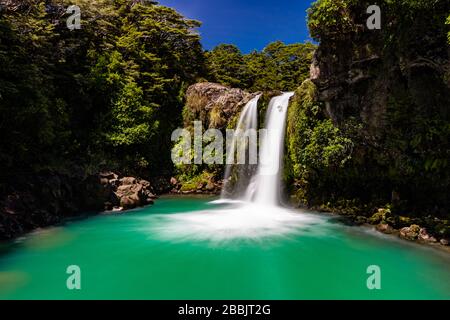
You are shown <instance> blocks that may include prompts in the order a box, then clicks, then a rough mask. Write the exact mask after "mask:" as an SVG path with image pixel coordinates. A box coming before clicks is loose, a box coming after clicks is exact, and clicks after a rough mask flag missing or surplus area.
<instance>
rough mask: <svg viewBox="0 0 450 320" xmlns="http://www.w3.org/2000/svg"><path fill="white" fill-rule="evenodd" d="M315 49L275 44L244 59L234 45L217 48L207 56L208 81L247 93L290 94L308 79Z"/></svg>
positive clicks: (244, 56)
mask: <svg viewBox="0 0 450 320" xmlns="http://www.w3.org/2000/svg"><path fill="white" fill-rule="evenodd" d="M314 49H315V45H313V44H311V43H306V44H300V43H297V44H290V45H285V44H284V43H282V42H281V41H276V42H273V43H270V44H269V45H267V47H266V48H264V50H263V51H262V52H257V51H253V52H251V53H249V54H245V55H244V54H242V53H241V52H240V50H239V49H238V48H237V47H236V46H234V45H228V44H223V45H219V46H217V47H216V48H214V49H213V50H212V51H210V52H207V53H206V58H207V66H208V69H209V73H210V80H211V81H215V82H218V83H221V84H224V85H228V86H232V87H238V88H242V89H248V90H250V91H264V90H283V91H292V90H295V88H297V87H298V85H299V84H300V83H302V82H303V81H304V80H305V79H306V78H308V75H309V66H310V64H311V59H312V54H313V52H314Z"/></svg>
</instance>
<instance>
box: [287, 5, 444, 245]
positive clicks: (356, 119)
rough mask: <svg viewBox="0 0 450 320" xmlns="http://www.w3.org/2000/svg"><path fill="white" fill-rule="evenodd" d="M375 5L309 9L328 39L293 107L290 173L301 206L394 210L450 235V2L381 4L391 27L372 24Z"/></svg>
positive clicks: (353, 211) (315, 27) (398, 218)
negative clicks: (374, 27) (371, 7)
mask: <svg viewBox="0 0 450 320" xmlns="http://www.w3.org/2000/svg"><path fill="white" fill-rule="evenodd" d="M370 4H371V3H369V2H368V1H352V0H339V1H328V0H319V1H317V2H316V3H315V4H314V5H313V6H312V8H311V9H310V11H309V27H310V31H311V35H312V36H313V37H314V38H315V39H316V40H318V41H320V45H319V47H318V49H317V51H316V53H315V56H314V58H313V65H312V72H311V81H307V82H305V83H303V85H302V86H301V87H300V88H299V89H298V90H297V93H296V97H295V99H294V102H293V104H292V106H291V110H290V114H289V119H288V146H287V148H288V167H287V176H288V177H289V178H290V181H292V183H293V184H294V188H293V189H294V193H295V194H296V196H297V199H298V200H299V201H300V203H303V204H306V205H309V206H321V207H322V208H328V209H329V210H335V211H336V210H338V211H342V212H346V213H348V214H350V215H366V216H368V217H370V216H371V215H372V214H378V212H377V208H380V207H387V208H388V212H389V214H390V215H391V216H390V218H389V221H386V220H383V222H387V223H389V224H390V225H392V226H394V227H397V228H399V227H404V226H409V225H410V224H411V222H415V223H417V224H420V225H422V226H426V227H429V228H430V230H432V232H433V233H434V234H437V235H438V236H439V237H448V236H449V228H448V219H449V211H448V210H449V208H450V203H449V197H448V192H447V190H449V189H450V176H449V172H450V170H449V159H450V154H449V152H450V151H449V150H450V144H449V141H450V118H449V117H450V113H449V108H448V107H449V105H450V83H449V82H448V75H449V73H448V72H449V70H450V57H449V46H448V38H447V35H448V24H446V20H448V12H449V11H450V3H449V2H448V1H439V0H438V1H400V0H398V1H381V2H379V3H378V4H379V5H380V7H381V12H382V21H383V23H382V28H381V30H368V29H367V28H366V26H365V21H366V19H367V17H368V15H367V14H366V8H367V7H368V6H369V5H370ZM432 217H434V218H432ZM435 218H438V220H436V221H437V222H436V221H435V222H433V219H435ZM369 220H370V219H369ZM378 220H379V219H378ZM378 220H377V221H374V223H380V221H378ZM370 222H372V221H370Z"/></svg>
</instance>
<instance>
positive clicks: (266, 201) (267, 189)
mask: <svg viewBox="0 0 450 320" xmlns="http://www.w3.org/2000/svg"><path fill="white" fill-rule="evenodd" d="M293 95H294V93H293V92H287V93H284V94H282V95H281V96H278V97H275V98H273V99H272V100H271V101H270V104H269V108H268V110H267V114H266V130H267V131H266V134H265V135H264V136H263V137H262V139H261V146H260V153H259V162H258V171H257V174H256V176H255V177H254V178H253V181H252V183H251V184H250V185H249V187H248V189H247V198H248V199H250V200H251V201H252V202H254V203H257V204H262V205H271V206H276V205H279V201H280V187H281V186H280V183H281V182H280V180H281V173H282V169H283V163H282V161H283V154H284V135H285V130H286V114H287V110H288V106H289V100H290V98H291V97H292V96H293Z"/></svg>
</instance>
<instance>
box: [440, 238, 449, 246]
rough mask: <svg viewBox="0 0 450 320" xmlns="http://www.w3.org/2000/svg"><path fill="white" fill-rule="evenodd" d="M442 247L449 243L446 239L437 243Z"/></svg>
mask: <svg viewBox="0 0 450 320" xmlns="http://www.w3.org/2000/svg"><path fill="white" fill-rule="evenodd" d="M439 242H440V243H441V244H442V245H443V246H448V244H449V241H448V239H441V241H439Z"/></svg>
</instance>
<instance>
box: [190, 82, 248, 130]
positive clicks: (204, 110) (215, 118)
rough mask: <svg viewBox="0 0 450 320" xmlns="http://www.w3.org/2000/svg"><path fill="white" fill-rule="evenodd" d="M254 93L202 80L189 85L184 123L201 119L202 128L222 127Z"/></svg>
mask: <svg viewBox="0 0 450 320" xmlns="http://www.w3.org/2000/svg"><path fill="white" fill-rule="evenodd" d="M255 96H256V93H254V94H251V93H248V92H247V91H244V90H241V89H236V88H229V87H225V86H223V85H220V84H217V83H210V82H203V83H197V84H194V85H192V86H190V87H189V88H188V90H187V92H186V99H187V100H186V106H185V114H184V122H185V123H184V125H185V127H186V128H189V127H191V126H192V125H193V124H192V121H202V122H203V127H204V128H214V129H224V128H225V127H226V125H227V124H228V122H229V121H230V119H231V118H233V117H234V116H236V114H238V113H239V112H240V111H241V110H242V108H243V106H245V104H247V102H249V101H250V100H251V99H252V98H253V97H255Z"/></svg>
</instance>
